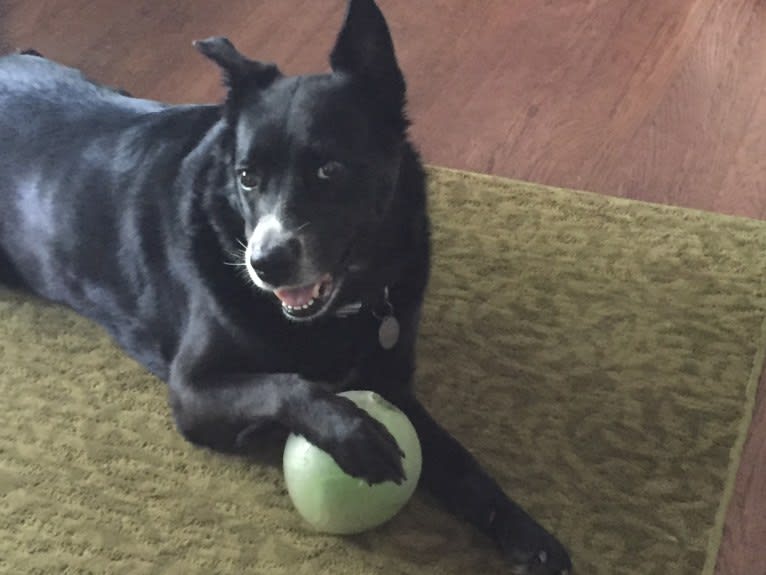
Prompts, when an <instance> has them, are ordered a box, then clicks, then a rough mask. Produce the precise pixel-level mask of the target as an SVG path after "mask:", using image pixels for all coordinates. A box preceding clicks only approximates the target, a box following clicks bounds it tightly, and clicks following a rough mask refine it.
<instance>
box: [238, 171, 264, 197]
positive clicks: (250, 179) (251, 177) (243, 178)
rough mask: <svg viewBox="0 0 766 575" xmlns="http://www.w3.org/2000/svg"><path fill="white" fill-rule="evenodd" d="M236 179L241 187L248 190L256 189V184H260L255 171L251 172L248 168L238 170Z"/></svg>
mask: <svg viewBox="0 0 766 575" xmlns="http://www.w3.org/2000/svg"><path fill="white" fill-rule="evenodd" d="M237 179H239V185H240V186H241V187H242V189H243V190H247V191H248V192H251V191H253V190H255V189H257V188H258V184H260V179H259V178H258V176H257V175H256V173H255V172H251V171H250V170H240V171H239V172H238V173H237Z"/></svg>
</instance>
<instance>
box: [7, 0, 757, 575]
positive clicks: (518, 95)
mask: <svg viewBox="0 0 766 575" xmlns="http://www.w3.org/2000/svg"><path fill="white" fill-rule="evenodd" d="M380 4H381V6H382V8H383V9H384V11H385V12H386V14H387V16H388V18H389V22H390V24H391V28H392V33H393V35H394V38H395V41H396V44H397V50H398V54H399V58H400V61H401V64H402V67H403V68H404V70H405V73H406V75H407V78H408V81H409V101H410V113H411V116H412V118H413V120H414V122H415V124H414V127H413V131H412V133H413V136H414V139H415V140H416V142H417V144H418V145H419V146H420V148H421V149H422V151H423V153H424V156H425V158H426V160H427V161H428V162H430V163H434V164H440V165H446V166H451V167H455V168H464V169H469V170H475V171H481V172H489V173H494V174H499V175H505V176H511V177H515V178H521V179H527V180H532V181H538V182H541V183H546V184H553V185H559V186H565V187H573V188H582V189H588V190H592V191H596V192H600V193H604V194H613V195H621V196H626V197H632V198H638V199H642V200H649V201H656V202H664V203H670V204H675V205H681V206H688V207H692V208H699V209H706V210H713V211H718V212H723V213H729V214H737V215H744V216H749V217H755V218H764V219H766V189H765V188H766V2H763V0H674V1H673V2H665V1H662V0H570V1H568V2H553V1H551V0H546V1H542V2H541V1H540V0H515V1H512V2H511V1H507V0H482V2H480V3H479V2H476V1H475V0H432V1H431V2H428V3H423V4H422V5H421V4H415V3H413V2H410V1H408V0H380ZM343 5H344V2H343V0H324V1H322V2H313V1H310V0H279V1H266V0H230V1H229V2H227V3H225V4H219V3H211V2H204V1H203V0H189V1H182V0H167V1H165V2H155V1H154V0H135V1H134V2H122V1H118V0H99V1H95V2H94V1H86V0H5V1H3V0H0V49H2V50H5V51H8V50H11V49H15V48H27V47H34V48H36V49H38V50H40V51H41V52H43V53H45V54H48V55H50V56H53V57H55V58H56V59H58V60H60V61H63V62H65V63H68V64H71V65H74V66H78V67H82V68H84V69H86V70H87V71H88V72H89V74H90V75H91V76H92V77H94V78H96V79H98V80H101V81H104V82H107V83H109V84H112V85H115V86H120V87H124V88H126V89H128V90H130V91H132V92H134V93H136V94H140V95H142V96H145V97H153V98H161V99H166V100H170V101H177V102H198V101H206V100H210V99H212V98H218V97H220V95H221V88H220V86H219V80H218V78H217V74H216V72H215V71H214V70H213V69H212V67H211V66H210V65H209V64H208V63H207V62H205V61H204V60H203V59H202V58H201V57H199V56H198V55H197V54H196V53H195V51H194V50H193V49H192V48H191V41H192V40H193V39H196V38H202V37H206V36H210V35H213V34H226V35H228V36H230V37H231V38H232V39H233V40H234V41H235V42H236V43H237V44H238V46H239V47H240V48H241V49H242V50H243V51H245V52H247V53H248V54H250V55H252V56H253V57H257V58H259V59H262V60H270V61H276V62H278V63H279V64H280V65H281V67H282V68H283V70H285V71H286V72H290V73H299V72H308V71H321V70H324V69H326V67H327V63H326V54H327V52H328V50H329V48H330V46H331V45H332V42H333V39H334V35H335V33H336V31H337V27H338V24H339V22H340V20H341V18H342V12H343ZM764 396H766V392H765V391H764V386H763V385H762V386H761V392H760V393H759V399H758V403H757V409H756V415H755V418H754V421H753V425H752V428H751V432H750V437H749V440H748V442H747V445H746V448H745V455H744V458H743V462H742V465H741V468H740V472H739V476H738V481H737V488H736V492H735V496H734V498H733V500H732V504H731V506H730V508H729V513H728V518H727V526H726V533H725V539H724V544H723V547H722V550H721V554H720V557H719V562H718V569H717V573H718V575H764V574H766V553H765V552H763V551H762V549H763V544H764V543H763V542H764V541H766V397H764Z"/></svg>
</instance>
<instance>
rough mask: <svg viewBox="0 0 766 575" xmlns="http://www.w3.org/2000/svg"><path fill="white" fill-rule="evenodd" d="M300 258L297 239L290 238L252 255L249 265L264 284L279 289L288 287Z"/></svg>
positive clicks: (299, 245) (299, 246)
mask: <svg viewBox="0 0 766 575" xmlns="http://www.w3.org/2000/svg"><path fill="white" fill-rule="evenodd" d="M300 256H301V243H300V241H299V240H298V238H290V239H288V240H287V241H285V242H283V243H280V244H277V245H275V246H272V247H270V248H268V249H267V250H265V251H261V252H259V253H253V255H252V257H251V258H250V264H251V265H252V266H253V270H255V273H256V274H257V275H258V277H259V278H260V279H261V281H263V282H264V283H267V284H269V285H271V286H275V287H279V286H284V285H289V283H290V278H291V277H292V275H293V272H294V270H295V267H296V264H297V263H298V260H299V259H300Z"/></svg>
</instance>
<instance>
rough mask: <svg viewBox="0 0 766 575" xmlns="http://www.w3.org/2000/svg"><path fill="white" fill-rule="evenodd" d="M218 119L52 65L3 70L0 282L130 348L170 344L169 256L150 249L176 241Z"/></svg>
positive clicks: (41, 62)
mask: <svg viewBox="0 0 766 575" xmlns="http://www.w3.org/2000/svg"><path fill="white" fill-rule="evenodd" d="M217 118H218V112H217V110H215V109H214V108H213V107H196V106H195V107H183V106H179V107H171V106H166V105H164V104H160V103H157V102H152V101H148V100H141V99H138V98H131V97H126V96H124V95H122V94H120V93H118V92H117V91H115V90H112V89H110V88H108V87H104V86H100V85H98V84H95V83H93V82H91V81H89V80H88V79H86V78H85V77H83V76H82V74H81V73H80V72H78V71H76V70H73V69H71V68H67V67H65V66H61V65H59V64H56V63H54V62H51V61H50V60H47V59H44V58H40V57H36V56H27V55H13V56H7V57H4V58H0V133H2V134H3V138H2V139H0V281H2V282H3V283H11V284H22V285H24V286H25V287H27V288H28V289H30V290H31V291H33V292H35V293H38V294H40V295H42V296H43V297H45V298H47V299H51V300H55V301H59V302H62V303H65V304H67V305H69V306H71V307H73V308H74V309H76V310H77V311H79V312H80V313H82V314H84V315H87V316H89V317H91V318H92V319H95V320H96V321H98V322H99V323H101V324H102V325H104V326H105V327H107V328H108V329H110V331H111V332H112V333H113V335H115V336H116V337H117V339H118V340H121V341H122V342H123V343H126V339H131V338H147V339H148V340H152V339H156V338H158V333H159V334H161V333H162V331H163V329H162V328H161V326H160V325H159V323H162V322H161V321H160V320H159V317H160V316H161V315H162V314H163V313H167V311H168V307H167V306H168V305H170V304H171V302H165V301H164V300H165V299H168V296H167V295H163V294H162V293H155V290H154V289H153V285H152V282H151V281H150V280H149V279H148V278H150V277H152V276H154V275H155V274H156V273H157V272H156V271H150V268H162V267H165V268H166V266H167V261H166V257H167V256H166V254H164V253H162V252H158V251H157V249H156V246H157V245H163V242H162V241H156V242H155V243H154V245H149V244H151V243H152V242H151V239H152V238H154V239H157V240H159V239H160V238H161V237H162V236H163V234H164V233H169V230H166V229H163V225H166V224H167V223H168V222H173V221H174V220H173V218H166V217H164V214H167V213H168V211H169V210H173V209H174V207H173V206H174V205H177V202H178V198H177V197H174V194H176V193H178V192H177V190H178V187H177V186H175V181H176V178H177V177H178V169H177V168H178V165H179V164H180V162H181V160H182V158H183V157H185V156H186V155H187V154H188V153H189V151H190V150H191V149H193V148H194V147H195V146H197V145H198V144H199V142H200V139H201V137H202V136H204V134H205V133H206V131H207V130H208V129H209V127H210V126H211V125H212V124H214V123H215V121H216V120H217ZM160 133H161V134H162V135H163V137H162V138H153V137H152V135H153V134H154V135H156V134H160ZM107 166H108V168H107ZM167 166H175V169H173V170H168V169H167ZM148 182H151V183H152V185H150V186H147V183H148ZM159 273H162V272H159ZM179 295H180V294H179V293H178V292H176V293H175V294H174V296H175V298H176V300H178V299H179ZM163 306H165V307H164V308H163ZM153 316H156V317H157V318H158V322H157V323H154V322H152V321H151V319H152V317H153ZM139 317H140V318H141V321H140V322H137V323H136V325H135V326H134V327H133V328H131V323H132V322H131V318H139ZM118 330H119V332H120V333H116V332H117V331H118ZM161 346H162V342H160V341H159V340H158V343H157V346H151V345H150V346H148V347H149V348H151V347H156V349H159V348H160V347H161ZM142 347H146V346H142ZM158 353H159V352H158ZM141 359H142V361H143V362H144V363H148V364H149V365H152V364H157V365H160V364H164V363H165V362H164V361H160V360H159V358H152V357H144V358H141Z"/></svg>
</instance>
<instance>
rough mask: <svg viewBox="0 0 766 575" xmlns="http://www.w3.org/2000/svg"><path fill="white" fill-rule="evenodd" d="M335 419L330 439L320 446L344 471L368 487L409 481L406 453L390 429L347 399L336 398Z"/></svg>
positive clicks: (333, 416)
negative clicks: (406, 479) (368, 484)
mask: <svg viewBox="0 0 766 575" xmlns="http://www.w3.org/2000/svg"><path fill="white" fill-rule="evenodd" d="M332 419H334V421H335V425H334V426H333V430H332V432H331V433H330V434H329V437H326V438H324V440H323V441H322V440H320V443H324V445H321V444H320V445H319V447H321V448H322V449H324V450H325V451H327V452H328V453H329V454H330V455H331V456H332V457H333V459H335V462H336V463H337V464H338V466H340V468H341V469H342V470H343V471H345V472H346V473H348V474H349V475H352V476H354V477H359V478H361V479H364V480H365V481H367V483H370V484H373V483H382V482H384V481H393V482H395V483H397V484H398V483H401V482H402V481H403V480H404V479H405V475H404V469H403V466H402V457H404V453H403V452H402V450H401V449H400V448H399V445H398V444H397V443H396V439H394V437H393V436H392V435H391V434H390V433H389V431H388V429H386V427H385V426H384V425H383V424H382V423H380V422H379V421H378V420H376V419H374V418H373V417H371V416H370V415H369V414H368V413H367V412H366V411H364V410H363V409H361V408H359V407H357V406H356V404H354V403H353V402H352V401H351V400H349V399H346V398H345V397H337V396H336V397H334V398H333V414H332Z"/></svg>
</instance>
